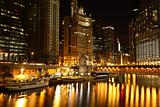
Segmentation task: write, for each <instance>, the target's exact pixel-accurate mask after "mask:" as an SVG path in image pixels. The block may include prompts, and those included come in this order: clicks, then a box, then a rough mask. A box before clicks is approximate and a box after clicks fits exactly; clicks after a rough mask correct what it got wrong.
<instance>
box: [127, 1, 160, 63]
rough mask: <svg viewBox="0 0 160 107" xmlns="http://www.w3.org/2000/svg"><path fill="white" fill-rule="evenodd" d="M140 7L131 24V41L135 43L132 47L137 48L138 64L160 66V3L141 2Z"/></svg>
mask: <svg viewBox="0 0 160 107" xmlns="http://www.w3.org/2000/svg"><path fill="white" fill-rule="evenodd" d="M140 6H141V7H140V8H139V11H138V12H137V14H136V15H135V18H133V22H132V23H130V39H131V41H135V43H134V42H131V45H130V46H132V47H135V51H136V52H135V53H136V64H138V65H160V10H159V8H160V1H159V0H140ZM133 39H134V40H133ZM133 43H134V44H133Z"/></svg>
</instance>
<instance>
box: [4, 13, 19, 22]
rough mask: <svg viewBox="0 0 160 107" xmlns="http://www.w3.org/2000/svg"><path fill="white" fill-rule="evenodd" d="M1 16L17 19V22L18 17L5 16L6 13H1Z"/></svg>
mask: <svg viewBox="0 0 160 107" xmlns="http://www.w3.org/2000/svg"><path fill="white" fill-rule="evenodd" d="M1 15H2V16H7V17H11V18H13V19H18V20H19V17H17V16H11V15H7V14H6V13H3V12H1Z"/></svg>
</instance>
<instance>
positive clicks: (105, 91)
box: [0, 74, 160, 107]
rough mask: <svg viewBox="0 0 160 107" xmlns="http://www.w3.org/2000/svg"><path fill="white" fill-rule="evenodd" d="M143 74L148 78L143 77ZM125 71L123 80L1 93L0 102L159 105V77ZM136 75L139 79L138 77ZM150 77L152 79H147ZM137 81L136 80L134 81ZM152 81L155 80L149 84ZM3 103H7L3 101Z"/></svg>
mask: <svg viewBox="0 0 160 107" xmlns="http://www.w3.org/2000/svg"><path fill="white" fill-rule="evenodd" d="M144 77H145V78H147V79H146V80H144ZM150 77H151V76H143V75H142V76H138V77H137V76H136V75H135V74H133V75H132V74H125V79H124V80H125V81H124V82H123V83H119V82H116V80H115V82H114V83H111V82H105V81H104V82H84V83H75V84H63V85H56V86H53V87H50V88H46V89H43V90H40V91H38V92H34V91H33V92H31V93H29V94H27V93H26V94H25V95H26V96H23V97H19V94H13V95H11V94H10V95H7V94H0V106H1V107H5V106H4V105H6V107H10V106H12V107H48V106H49V107H77V106H78V107H159V106H160V87H157V85H154V84H155V83H156V82H154V80H155V81H158V80H156V79H158V77H156V76H155V77H156V79H155V77H154V76H152V78H150ZM137 79H139V80H137ZM150 79H152V82H150V81H151V80H150ZM137 81H138V82H137ZM150 83H154V84H150ZM5 103H6V104H5Z"/></svg>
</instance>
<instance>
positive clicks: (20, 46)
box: [0, 0, 28, 62]
mask: <svg viewBox="0 0 160 107" xmlns="http://www.w3.org/2000/svg"><path fill="white" fill-rule="evenodd" d="M0 5H1V6H0V61H11V62H22V61H26V60H27V46H28V44H27V37H28V34H27V33H26V31H25V29H24V28H25V27H26V26H25V18H26V17H25V15H26V13H25V12H26V11H25V1H24V0H1V1H0Z"/></svg>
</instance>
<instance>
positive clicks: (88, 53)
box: [64, 0, 93, 65]
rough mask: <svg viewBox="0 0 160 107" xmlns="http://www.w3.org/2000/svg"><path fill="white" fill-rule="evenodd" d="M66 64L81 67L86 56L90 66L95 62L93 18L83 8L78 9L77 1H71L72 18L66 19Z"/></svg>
mask: <svg viewBox="0 0 160 107" xmlns="http://www.w3.org/2000/svg"><path fill="white" fill-rule="evenodd" d="M64 23H65V29H66V31H64V64H65V65H79V61H80V58H81V57H82V56H85V57H86V58H87V59H88V62H89V64H91V63H92V62H93V40H92V31H93V29H92V18H91V17H90V16H87V15H86V14H85V12H84V9H83V7H80V8H78V2H77V0H72V1H71V17H68V18H67V19H65V22H64Z"/></svg>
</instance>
